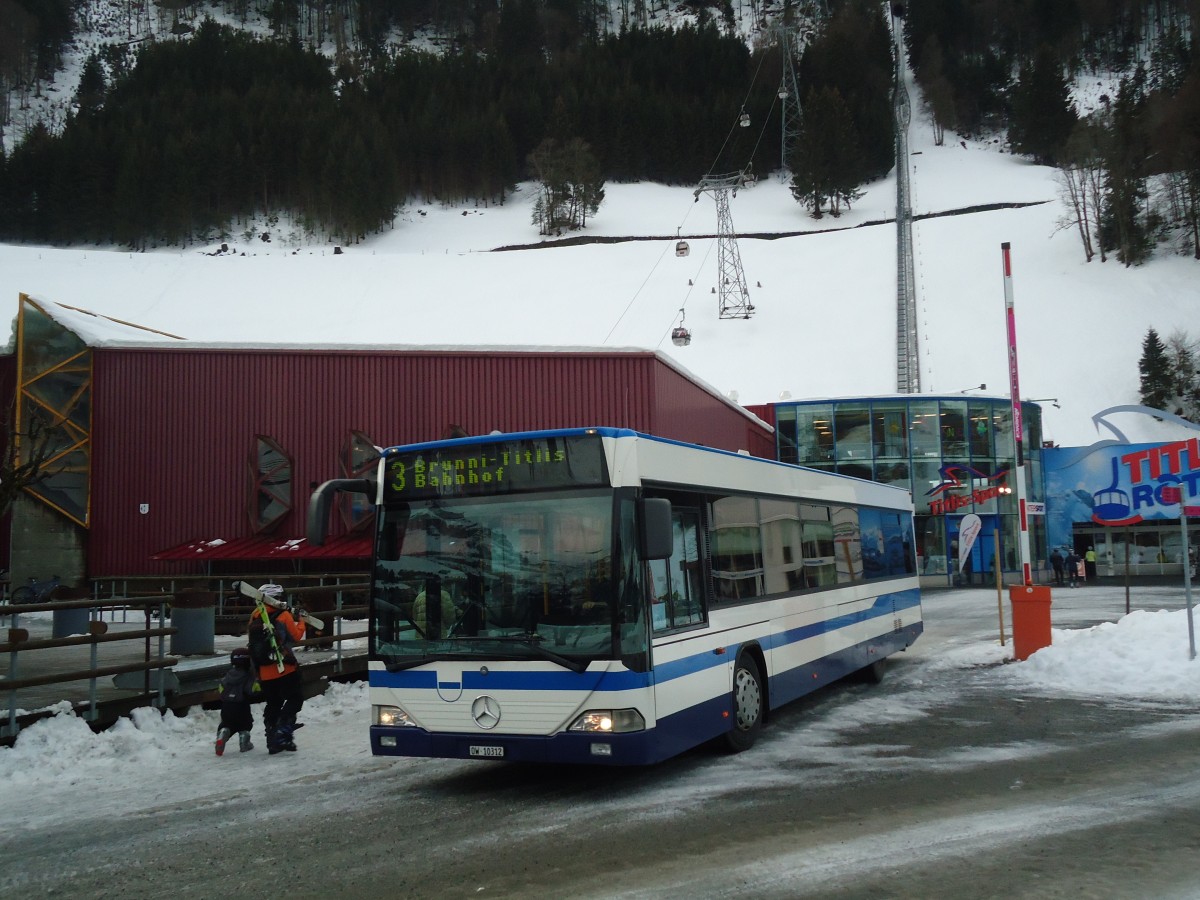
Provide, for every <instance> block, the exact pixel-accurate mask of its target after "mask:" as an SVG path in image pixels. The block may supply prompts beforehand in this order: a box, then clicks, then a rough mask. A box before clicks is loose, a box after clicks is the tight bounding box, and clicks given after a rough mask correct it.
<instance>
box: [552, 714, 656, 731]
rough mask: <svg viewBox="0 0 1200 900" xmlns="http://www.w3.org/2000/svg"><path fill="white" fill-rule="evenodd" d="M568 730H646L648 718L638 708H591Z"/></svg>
mask: <svg viewBox="0 0 1200 900" xmlns="http://www.w3.org/2000/svg"><path fill="white" fill-rule="evenodd" d="M567 730H568V731H589V732H592V733H594V734H624V733H626V732H629V731H645V730H646V720H645V719H644V718H642V714H641V713H640V712H638V711H637V710H636V709H589V710H588V711H587V712H585V713H584V714H583V715H581V716H580V717H579V718H578V719H576V720H575V721H574V722H572V723H571V727H570V728H568V729H567Z"/></svg>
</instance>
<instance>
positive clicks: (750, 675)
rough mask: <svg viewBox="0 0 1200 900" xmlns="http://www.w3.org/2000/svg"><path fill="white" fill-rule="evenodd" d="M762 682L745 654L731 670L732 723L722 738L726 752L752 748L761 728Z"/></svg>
mask: <svg viewBox="0 0 1200 900" xmlns="http://www.w3.org/2000/svg"><path fill="white" fill-rule="evenodd" d="M763 706H764V704H763V682H762V672H761V671H760V670H759V668H758V663H757V662H756V661H755V659H754V657H753V656H751V655H750V654H749V653H743V654H742V655H741V656H739V657H738V661H737V665H735V666H734V669H733V724H732V726H731V727H730V729H729V731H728V732H727V733H726V735H725V743H726V745H727V746H728V748H729V750H730V751H732V752H734V753H740V752H741V751H743V750H749V749H750V748H751V747H753V746H754V741H755V739H756V738H757V737H758V733H759V732H760V731H762V725H763Z"/></svg>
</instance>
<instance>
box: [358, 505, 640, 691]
mask: <svg viewBox="0 0 1200 900" xmlns="http://www.w3.org/2000/svg"><path fill="white" fill-rule="evenodd" d="M381 514H382V515H381V518H380V521H379V522H378V525H377V527H378V529H379V534H378V546H377V555H376V561H375V562H376V565H375V573H374V592H373V601H372V602H373V609H372V628H371V653H372V655H373V656H375V657H376V658H379V659H382V660H383V661H384V662H385V663H386V664H387V665H388V666H389V667H393V666H395V667H405V666H408V665H416V664H418V663H421V662H424V661H427V660H429V659H431V658H447V657H449V658H455V659H459V658H462V657H470V658H480V659H482V658H487V659H522V660H523V659H546V660H550V661H553V662H556V663H558V664H560V665H564V666H567V667H568V668H578V669H582V668H585V667H586V665H587V663H588V661H590V660H592V659H603V658H609V659H611V658H613V656H614V655H615V654H614V642H616V643H617V644H618V645H620V644H626V643H627V637H623V636H622V635H623V631H631V630H635V629H636V628H637V625H636V623H630V624H621V623H620V622H619V619H620V618H623V617H622V616H619V614H618V610H617V604H616V602H615V596H614V595H615V591H614V588H613V585H614V579H613V573H614V568H616V567H614V564H613V542H614V528H613V495H612V491H611V490H589V491H565V492H560V491H555V492H550V493H543V494H533V495H528V494H526V495H516V496H512V497H485V498H478V497H476V498H469V499H438V498H432V499H425V500H413V501H411V502H400V503H395V504H394V505H389V506H387V507H384V508H383V509H382V510H381Z"/></svg>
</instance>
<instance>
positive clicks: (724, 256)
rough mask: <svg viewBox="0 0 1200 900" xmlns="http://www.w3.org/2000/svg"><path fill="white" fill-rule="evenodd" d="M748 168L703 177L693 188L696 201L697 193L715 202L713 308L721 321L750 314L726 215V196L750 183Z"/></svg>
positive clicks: (750, 305) (730, 221) (751, 307)
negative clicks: (714, 305)
mask: <svg viewBox="0 0 1200 900" xmlns="http://www.w3.org/2000/svg"><path fill="white" fill-rule="evenodd" d="M754 181H755V178H754V176H753V175H752V174H750V166H749V165H747V166H746V168H744V169H742V171H740V172H731V173H730V174H728V175H705V176H704V177H703V178H701V179H700V184H699V185H698V186H697V187H696V192H695V195H696V200H699V199H700V195H701V194H711V195H712V198H713V199H714V200H716V201H717V287H716V289H715V290H716V293H717V297H718V304H717V309H718V312H719V317H720V318H722V319H748V318H750V316H751V315H753V314H754V304H753V303H751V302H750V289H749V288H748V287H746V273H745V272H743V271H742V254H741V253H740V252H739V251H738V245H737V234H736V233H735V232H734V230H733V216H732V215H731V214H730V212H729V195H730V194H733V195H734V196H736V195H737V192H738V188H740V187H746V186H748V185H751V184H754Z"/></svg>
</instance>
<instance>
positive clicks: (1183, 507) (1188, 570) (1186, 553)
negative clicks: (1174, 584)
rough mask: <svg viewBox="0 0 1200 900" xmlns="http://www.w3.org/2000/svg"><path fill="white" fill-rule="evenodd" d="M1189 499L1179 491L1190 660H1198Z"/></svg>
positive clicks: (1184, 593) (1182, 489)
mask: <svg viewBox="0 0 1200 900" xmlns="http://www.w3.org/2000/svg"><path fill="white" fill-rule="evenodd" d="M1187 520H1188V516H1187V498H1186V497H1185V496H1184V488H1183V486H1182V485H1181V486H1180V490H1179V526H1180V528H1182V529H1183V595H1184V597H1185V598H1186V599H1187V620H1188V659H1195V658H1196V626H1195V625H1193V624H1192V561H1191V559H1190V558H1189V557H1190V556H1191V549H1190V548H1189V547H1188V524H1187Z"/></svg>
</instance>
